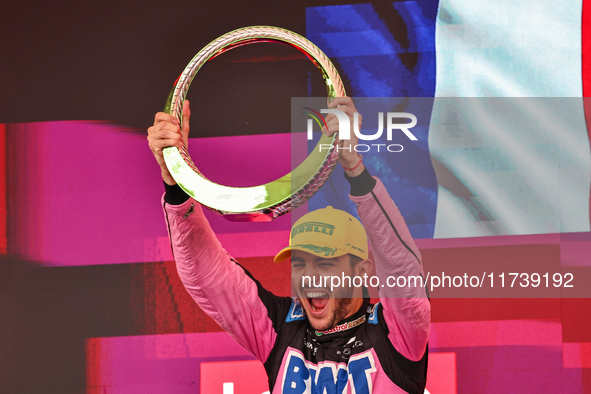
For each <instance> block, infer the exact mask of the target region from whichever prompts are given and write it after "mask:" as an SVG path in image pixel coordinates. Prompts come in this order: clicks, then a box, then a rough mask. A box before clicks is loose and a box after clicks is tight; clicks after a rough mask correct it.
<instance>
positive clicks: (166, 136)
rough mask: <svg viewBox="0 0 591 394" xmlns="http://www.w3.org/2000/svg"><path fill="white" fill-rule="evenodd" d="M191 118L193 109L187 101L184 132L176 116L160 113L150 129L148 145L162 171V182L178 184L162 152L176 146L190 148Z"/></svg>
mask: <svg viewBox="0 0 591 394" xmlns="http://www.w3.org/2000/svg"><path fill="white" fill-rule="evenodd" d="M190 117H191V109H190V108H189V101H188V100H185V103H184V104H183V130H182V132H181V128H180V126H179V122H178V121H177V120H176V119H175V117H174V116H172V115H170V114H167V113H164V112H158V113H157V114H156V116H155V117H154V125H153V126H151V127H150V128H148V145H150V149H151V150H152V153H153V154H154V157H155V158H156V162H157V163H158V165H159V166H160V170H161V171H162V180H164V182H166V183H167V184H169V185H176V182H175V180H174V178H173V177H172V175H170V172H169V171H168V168H167V167H166V163H165V162H164V156H162V150H163V149H164V148H168V147H169V146H176V147H177V148H179V149H180V148H181V147H182V146H183V145H184V146H186V147H188V146H189V118H190Z"/></svg>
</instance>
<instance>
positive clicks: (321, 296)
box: [304, 290, 330, 312]
mask: <svg viewBox="0 0 591 394" xmlns="http://www.w3.org/2000/svg"><path fill="white" fill-rule="evenodd" d="M304 294H305V295H306V298H307V299H308V304H310V308H311V309H312V312H322V311H324V309H325V308H326V305H328V301H329V299H330V298H329V293H328V292H326V291H322V290H309V291H306V292H305V293H304Z"/></svg>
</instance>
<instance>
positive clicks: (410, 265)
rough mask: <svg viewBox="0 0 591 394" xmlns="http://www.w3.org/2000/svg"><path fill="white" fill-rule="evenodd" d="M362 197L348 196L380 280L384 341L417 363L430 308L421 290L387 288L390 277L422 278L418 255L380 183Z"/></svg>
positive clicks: (421, 349) (423, 345)
mask: <svg viewBox="0 0 591 394" xmlns="http://www.w3.org/2000/svg"><path fill="white" fill-rule="evenodd" d="M375 179H376V181H377V183H376V186H375V187H374V189H373V191H372V192H370V193H369V194H366V195H364V196H350V198H351V200H352V201H353V202H355V204H356V205H357V212H358V213H359V217H360V218H361V221H362V223H363V225H364V227H365V230H366V231H367V236H368V238H369V242H370V244H371V248H372V252H373V257H374V260H375V265H376V273H377V275H378V277H379V278H380V284H384V287H381V288H380V289H379V294H380V301H381V302H382V304H383V311H384V319H385V321H386V324H387V325H388V329H389V335H388V338H389V339H390V341H391V342H392V345H393V346H394V347H395V348H396V350H398V352H399V353H400V354H402V355H403V356H404V357H406V358H408V359H410V360H413V361H417V360H420V359H421V358H422V356H423V354H424V353H425V350H426V346H427V340H428V338H429V330H430V326H431V304H430V302H429V299H428V298H427V295H426V291H425V289H424V288H423V287H421V286H417V287H389V286H387V285H386V279H387V278H388V277H389V276H390V277H399V276H404V277H406V278H409V277H418V276H419V275H420V276H423V266H422V263H421V254H420V252H419V250H418V249H417V247H416V245H415V243H414V241H413V239H412V237H411V235H410V232H409V231H408V227H407V226H406V223H405V222H404V218H403V217H402V215H401V214H400V211H399V210H398V207H396V205H395V204H394V201H392V199H391V198H390V195H389V194H388V192H387V190H386V188H385V187H384V185H383V184H382V182H381V181H380V180H379V179H377V178H375Z"/></svg>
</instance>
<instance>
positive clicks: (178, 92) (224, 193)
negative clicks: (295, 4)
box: [164, 26, 346, 221]
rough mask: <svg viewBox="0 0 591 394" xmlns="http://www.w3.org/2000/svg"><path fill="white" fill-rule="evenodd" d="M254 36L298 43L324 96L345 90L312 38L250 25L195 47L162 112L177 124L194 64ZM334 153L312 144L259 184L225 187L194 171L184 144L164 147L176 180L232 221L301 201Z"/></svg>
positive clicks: (263, 216)
mask: <svg viewBox="0 0 591 394" xmlns="http://www.w3.org/2000/svg"><path fill="white" fill-rule="evenodd" d="M258 42H275V43H281V44H287V45H290V46H292V47H294V48H296V49H298V50H299V51H301V52H302V53H304V54H305V55H306V57H308V59H310V60H311V61H312V63H314V65H315V66H316V67H317V68H318V69H319V70H320V72H321V73H322V77H323V78H324V81H325V83H326V89H327V95H328V97H329V98H334V97H344V96H345V95H346V94H345V90H344V87H343V83H342V81H341V78H340V76H339V74H338V72H337V71H336V69H335V67H334V65H333V64H332V62H331V61H330V59H329V58H328V57H327V56H326V55H325V54H324V53H323V52H322V51H321V50H320V49H319V48H318V47H317V46H316V45H314V44H313V43H312V42H310V41H309V40H307V39H306V38H304V37H302V36H300V35H298V34H296V33H294V32H291V31H289V30H285V29H281V28H277V27H270V26H253V27H245V28H242V29H238V30H234V31H231V32H229V33H227V34H224V35H223V36H221V37H219V38H217V39H215V40H214V41H212V42H211V43H209V44H208V45H207V46H205V47H204V48H203V49H202V50H201V51H199V53H197V55H195V57H194V58H193V59H192V60H191V61H190V62H189V64H188V65H187V67H185V69H184V71H183V73H182V74H181V75H180V76H179V78H178V79H177V81H176V83H175V84H174V86H173V89H172V90H171V92H170V94H169V96H168V99H167V101H166V106H165V108H164V112H167V113H169V114H172V115H173V116H174V117H175V118H176V119H177V120H178V121H179V124H180V125H181V127H182V119H183V114H182V108H183V103H184V101H185V98H186V96H187V92H188V90H189V86H190V85H191V82H192V80H193V78H194V77H195V75H196V74H197V72H198V71H199V69H200V68H201V67H202V66H203V65H204V64H205V63H207V62H208V61H210V60H212V59H214V58H215V57H217V56H219V55H221V54H222V53H225V52H227V51H228V50H231V49H234V48H237V47H239V46H242V45H248V44H253V43H258ZM336 137H337V136H336V133H335V135H334V136H333V137H327V136H325V135H323V136H322V137H321V138H320V141H319V142H318V145H317V147H318V146H319V145H320V144H332V145H336V144H337V138H336ZM335 148H336V146H335ZM338 158H339V150H338V149H330V150H326V151H321V150H320V149H314V150H313V151H312V153H310V155H309V156H308V157H307V158H306V159H305V160H304V161H303V162H302V163H301V164H300V165H299V166H298V167H296V168H295V169H293V170H292V171H291V172H290V173H289V174H286V175H284V176H282V177H281V178H278V179H276V180H274V181H271V182H269V183H266V184H263V185H259V186H252V187H229V186H224V185H220V184H218V183H214V182H212V181H210V180H209V179H207V178H206V177H205V176H204V175H203V174H202V173H201V171H199V169H198V168H197V166H196V165H195V163H194V162H193V160H192V159H191V157H190V155H189V153H188V151H187V149H186V147H185V146H183V147H182V148H181V149H178V148H176V147H170V148H166V149H165V150H164V160H165V162H166V165H167V167H168V169H169V171H170V173H171V175H172V177H173V178H174V179H175V181H176V182H177V184H178V185H179V186H180V187H181V188H182V189H183V190H184V191H185V192H186V193H187V194H188V195H190V196H191V197H193V198H194V199H195V200H196V201H198V202H199V203H201V204H203V205H205V206H206V207H208V208H210V209H212V210H214V211H216V212H218V213H220V214H222V215H224V217H226V218H227V219H229V220H235V221H269V220H272V219H275V218H276V217H278V216H281V215H283V214H285V213H287V212H289V211H291V210H292V209H294V208H296V207H298V206H300V205H302V204H303V203H305V202H306V201H307V200H308V199H310V198H311V197H312V196H313V195H314V193H316V192H317V191H318V190H319V189H320V187H321V186H322V185H323V184H324V182H325V181H326V180H327V179H328V177H329V175H330V173H331V172H332V170H333V169H334V167H335V166H336V163H337V161H338Z"/></svg>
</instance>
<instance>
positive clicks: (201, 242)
mask: <svg viewBox="0 0 591 394" xmlns="http://www.w3.org/2000/svg"><path fill="white" fill-rule="evenodd" d="M162 206H163V209H164V215H165V218H166V222H167V225H168V233H169V236H170V241H171V247H172V252H173V256H174V259H175V261H176V266H177V271H178V273H179V276H180V278H181V280H182V282H183V284H184V286H185V289H187V291H188V292H189V294H190V295H191V297H193V299H194V300H195V302H197V304H199V306H200V307H201V309H203V311H205V313H207V314H208V315H209V316H211V318H213V319H214V320H215V321H216V322H217V323H218V324H219V325H220V326H221V327H222V328H223V329H224V330H226V331H227V332H228V333H229V334H230V335H231V336H232V337H233V338H234V339H235V340H236V341H237V342H238V343H239V344H240V345H242V346H243V347H244V348H245V349H247V350H248V351H249V352H251V353H252V354H253V355H254V356H255V357H257V358H258V359H259V360H261V361H263V362H264V361H265V360H266V359H267V357H268V356H269V353H270V352H271V349H272V348H273V344H274V342H275V339H276V337H277V334H276V333H275V330H274V328H273V324H272V322H271V319H270V318H269V316H268V313H267V309H266V307H265V305H264V304H263V302H262V301H261V299H260V298H259V294H258V287H257V284H256V283H255V282H254V280H253V279H251V278H250V277H249V276H248V275H247V274H246V272H245V270H244V269H243V268H242V267H240V266H239V265H238V264H237V263H236V262H234V261H233V260H232V259H231V257H230V256H229V255H228V254H227V253H226V251H225V250H224V249H223V248H222V246H221V244H220V243H219V241H218V240H217V238H216V236H215V234H214V232H213V231H212V229H211V227H210V225H209V222H208V221H207V219H206V218H205V216H204V214H203V210H202V208H201V205H200V204H199V203H197V202H195V200H193V199H191V198H190V199H189V200H187V201H186V202H184V203H182V204H180V205H170V204H168V203H166V202H165V201H164V198H162Z"/></svg>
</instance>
